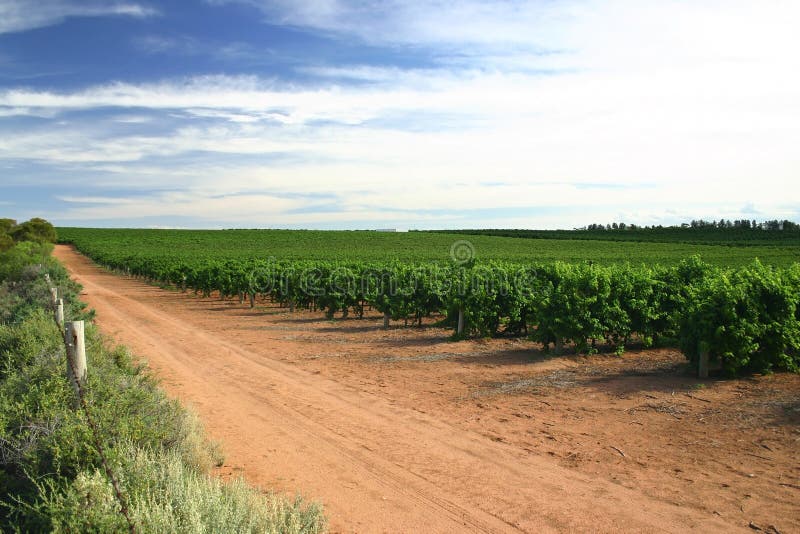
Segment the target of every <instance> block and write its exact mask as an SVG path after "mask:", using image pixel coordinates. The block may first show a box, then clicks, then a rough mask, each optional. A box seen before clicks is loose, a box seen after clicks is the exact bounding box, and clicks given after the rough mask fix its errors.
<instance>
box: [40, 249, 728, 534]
mask: <svg viewBox="0 0 800 534" xmlns="http://www.w3.org/2000/svg"><path fill="white" fill-rule="evenodd" d="M55 256H56V257H57V258H58V259H60V260H61V261H62V262H64V264H65V265H66V266H67V267H68V269H69V270H70V272H71V273H72V274H73V276H74V277H75V279H76V280H77V281H78V282H80V283H81V284H83V285H84V291H85V294H84V295H83V296H82V298H83V299H84V300H86V301H87V302H88V303H89V305H90V306H91V307H93V308H95V309H96V310H97V313H98V320H97V322H98V326H99V327H100V329H101V330H102V331H103V332H104V333H106V334H108V335H110V336H112V337H114V338H115V339H116V340H117V341H119V342H121V343H123V344H125V345H128V346H129V347H130V348H131V350H132V351H133V352H134V353H135V354H137V355H138V356H140V357H142V358H144V359H145V360H147V361H148V363H149V364H150V366H151V367H152V368H153V369H155V371H156V372H157V373H158V374H159V376H161V377H162V378H163V379H164V386H165V389H167V390H168V392H170V394H172V395H174V396H176V397H178V398H180V399H182V400H183V401H185V402H187V403H189V404H191V405H193V406H194V407H195V409H196V410H197V411H198V412H199V414H200V416H201V419H202V420H203V422H204V424H205V425H206V427H207V429H208V430H209V433H210V434H211V435H212V437H214V438H215V439H218V440H219V441H221V442H222V444H223V447H224V450H225V452H226V456H227V457H228V462H229V463H232V464H233V465H235V466H236V470H237V471H239V472H241V473H242V474H243V475H244V476H245V477H246V478H247V479H248V480H250V481H251V482H252V483H255V484H257V485H260V486H262V487H264V488H275V489H277V490H280V491H288V492H293V491H299V492H301V493H302V494H303V495H305V496H306V497H308V498H311V499H317V500H321V501H322V502H323V503H324V504H325V507H326V512H327V514H328V516H329V518H330V522H331V530H333V531H340V532H349V531H354V532H410V531H423V530H424V531H426V532H454V531H472V532H514V531H525V532H558V531H592V532H619V531H628V532H663V531H666V532H686V531H687V530H694V529H697V530H700V529H702V530H703V531H723V530H725V531H731V530H735V527H733V528H732V526H731V525H730V524H728V523H724V522H722V521H721V520H720V519H719V518H716V517H713V516H711V517H710V516H707V515H705V514H702V513H699V512H697V511H695V510H689V509H686V508H682V507H679V506H675V505H673V504H670V503H665V502H662V501H658V500H655V499H652V498H649V497H646V496H644V495H642V494H640V493H637V492H635V491H632V490H629V489H626V488H623V487H621V486H618V485H616V484H613V483H610V482H608V481H605V480H596V479H591V478H589V477H587V476H585V475H582V474H580V473H577V472H574V471H570V470H569V469H566V468H563V467H560V466H558V465H556V464H554V463H553V462H552V461H550V460H549V459H547V458H543V457H540V456H537V455H533V454H528V453H526V452H524V451H520V450H519V449H516V448H514V447H512V446H509V445H506V444H504V443H499V442H494V441H491V440H489V439H487V438H485V437H484V436H480V435H478V434H475V433H471V432H468V431H465V430H463V429H459V428H456V427H455V426H452V425H450V424H448V423H447V422H446V421H440V420H438V419H436V418H434V417H432V416H430V415H428V414H423V413H421V412H417V411H414V410H409V409H408V408H403V407H399V406H396V405H393V404H391V403H389V402H387V401H386V400H385V399H382V398H379V397H376V396H374V395H371V394H369V393H366V392H364V391H359V390H357V389H354V388H352V387H348V386H345V385H343V384H340V383H338V382H336V381H333V380H330V379H328V378H326V377H324V376H321V375H319V374H313V373H311V372H308V371H305V370H303V369H300V368H298V367H296V366H293V365H291V364H288V363H285V362H282V361H279V360H278V359H277V357H278V356H279V355H280V354H281V352H282V351H290V350H297V347H296V346H295V345H296V343H294V342H292V341H285V340H282V341H281V340H274V339H271V340H269V343H270V346H269V347H268V348H267V349H262V350H258V351H254V350H250V349H245V348H242V346H240V343H237V339H236V337H235V335H232V334H230V330H231V329H232V328H233V327H234V325H235V322H236V317H235V316H231V315H229V314H219V315H218V316H216V317H217V319H216V321H215V322H214V324H216V325H217V327H215V328H211V329H209V328H208V327H207V326H206V327H202V328H201V327H198V326H197V324H198V323H200V317H196V319H197V321H194V320H193V315H192V314H198V313H200V311H199V310H197V309H196V308H194V309H192V308H190V307H188V306H186V307H182V306H181V301H182V299H183V300H185V301H187V302H188V301H189V300H190V299H191V297H189V296H185V297H180V298H177V299H176V298H175V294H174V293H170V292H166V291H162V290H159V289H156V288H153V287H151V286H148V285H146V284H144V283H141V282H138V281H136V280H133V279H130V278H125V277H119V276H116V275H113V274H110V273H108V272H105V271H103V270H102V269H99V268H98V267H96V266H95V265H93V264H92V263H91V262H90V261H89V260H87V259H86V258H84V257H83V256H81V255H79V254H77V253H76V252H74V251H73V250H72V249H71V248H69V247H65V246H58V247H57V248H56V252H55ZM167 297H169V298H167ZM205 319H207V317H205ZM307 345H308V343H305V344H304V347H303V348H304V350H308V347H307ZM265 354H266V355H265ZM271 354H274V355H275V357H271V356H270V355H271Z"/></svg>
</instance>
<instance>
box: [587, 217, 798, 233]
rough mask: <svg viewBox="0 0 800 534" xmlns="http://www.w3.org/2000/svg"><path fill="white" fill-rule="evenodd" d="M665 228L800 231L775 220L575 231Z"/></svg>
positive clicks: (592, 227)
mask: <svg viewBox="0 0 800 534" xmlns="http://www.w3.org/2000/svg"><path fill="white" fill-rule="evenodd" d="M665 228H688V229H693V228H702V229H711V228H715V229H722V230H727V229H737V230H771V231H774V230H778V231H783V230H788V231H793V232H796V231H798V230H800V225H798V224H797V223H795V222H792V221H790V220H787V219H784V220H782V221H781V220H778V219H773V220H771V221H762V222H760V223H759V222H756V220H755V219H752V220H750V219H737V220H735V221H731V220H730V219H720V220H718V221H706V220H705V219H699V220H693V221H692V222H690V223H683V224H681V225H677V226H662V225H653V226H638V225H636V224H626V223H624V222H620V223H616V222H615V223H610V224H608V223H607V224H590V225H588V226H584V227H582V228H575V230H588V231H609V230H663V229H665Z"/></svg>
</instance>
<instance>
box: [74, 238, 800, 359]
mask: <svg viewBox="0 0 800 534" xmlns="http://www.w3.org/2000/svg"><path fill="white" fill-rule="evenodd" d="M77 245H78V248H79V249H81V250H82V251H83V252H84V253H87V254H88V255H89V256H91V257H92V258H93V259H94V260H95V261H97V262H98V263H100V264H103V265H105V266H107V267H109V268H111V269H114V270H118V271H122V272H125V273H127V274H130V275H133V276H138V277H144V278H147V279H148V280H149V281H151V282H155V283H160V284H165V285H166V284H168V285H172V286H175V287H179V288H181V289H183V290H193V291H195V292H196V293H198V294H202V295H203V296H205V297H210V296H211V295H212V293H216V294H217V295H218V296H219V297H221V298H226V297H237V296H238V298H239V299H240V301H244V300H245V299H248V300H249V301H250V304H251V306H252V305H254V303H255V301H256V299H257V298H259V297H261V298H269V299H271V300H273V301H276V302H279V303H281V304H283V305H284V306H287V307H289V308H290V309H292V310H294V309H298V308H299V309H310V310H315V311H317V310H318V311H321V312H324V313H325V314H326V315H327V316H328V317H329V318H332V317H334V316H335V315H336V314H341V315H342V316H344V317H347V316H348V314H350V313H355V314H357V315H359V316H361V315H362V314H363V313H364V310H365V307H367V306H369V307H371V308H373V309H377V310H378V311H380V312H382V313H384V314H385V316H386V317H387V319H388V318H391V319H392V320H403V321H405V322H406V324H407V323H408V322H412V323H413V322H419V323H421V321H422V318H423V317H429V316H432V315H437V316H441V317H442V321H441V322H442V324H445V325H451V326H452V327H453V328H456V325H457V323H458V316H459V315H461V317H462V323H463V331H462V332H461V333H460V335H464V336H494V335H498V334H514V335H527V336H529V337H530V338H531V339H533V340H534V341H537V342H539V343H541V344H542V345H543V346H544V347H545V348H546V349H549V348H550V347H551V346H554V347H555V348H556V350H559V351H560V350H561V348H562V347H563V346H564V345H565V344H568V343H571V344H574V346H575V348H576V350H578V351H582V352H586V353H591V352H595V351H596V350H597V348H598V344H603V343H605V344H610V345H611V346H612V347H613V348H614V349H615V350H616V351H617V352H622V351H623V350H624V349H625V347H627V346H630V344H631V343H633V342H638V343H640V344H643V345H644V346H649V345H652V344H653V343H659V344H677V345H678V346H680V348H681V350H682V351H683V352H684V354H685V355H686V356H687V358H689V359H690V360H691V361H692V362H693V363H696V362H697V360H698V358H699V357H700V353H701V352H706V353H707V354H708V355H709V357H710V360H711V361H712V362H718V363H719V364H721V366H722V368H723V369H724V370H725V371H726V372H727V373H728V374H735V373H738V372H742V371H752V370H757V371H764V370H770V369H785V370H792V371H798V369H800V265H799V264H794V265H793V266H791V267H788V268H774V267H769V266H765V265H762V264H761V263H759V262H758V261H755V262H754V263H753V264H752V265H750V266H747V267H743V268H737V269H724V268H719V267H714V266H711V265H709V264H706V263H704V262H702V261H701V260H700V259H699V258H697V257H693V258H690V259H687V260H684V261H682V262H680V263H679V264H678V265H677V266H673V267H663V266H652V267H648V266H641V267H634V266H628V265H623V266H600V265H593V264H590V263H580V264H569V263H561V262H555V263H550V264H529V265H520V264H515V263H507V262H496V261H491V262H484V263H479V264H474V263H470V264H467V265H458V264H437V263H425V264H415V263H406V262H335V261H300V260H292V261H266V260H258V259H249V260H247V259H237V260H227V261H221V260H208V259H203V258H188V257H183V256H181V255H180V254H177V255H172V256H171V255H166V254H163V251H161V252H159V253H151V254H148V253H144V252H136V253H128V252H124V251H121V250H120V249H117V250H102V249H101V248H98V247H93V246H91V243H77Z"/></svg>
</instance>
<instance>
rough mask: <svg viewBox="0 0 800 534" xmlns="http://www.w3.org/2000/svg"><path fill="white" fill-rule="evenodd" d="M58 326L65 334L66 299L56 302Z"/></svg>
mask: <svg viewBox="0 0 800 534" xmlns="http://www.w3.org/2000/svg"><path fill="white" fill-rule="evenodd" d="M56 324H57V325H58V328H59V329H60V330H61V332H62V333H63V332H64V299H58V301H57V302H56Z"/></svg>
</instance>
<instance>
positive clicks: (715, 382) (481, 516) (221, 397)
mask: <svg viewBox="0 0 800 534" xmlns="http://www.w3.org/2000/svg"><path fill="white" fill-rule="evenodd" d="M55 256H56V257H57V258H58V259H59V260H61V261H62V262H63V263H64V264H65V265H66V266H67V268H68V269H69V270H70V272H71V273H72V275H73V277H74V278H75V279H76V280H77V281H78V282H80V283H81V284H83V286H84V293H82V299H83V300H84V301H86V302H87V303H88V304H89V306H90V307H92V308H94V309H96V310H97V320H96V322H97V325H98V326H99V328H100V329H101V331H103V332H104V333H105V334H107V335H109V336H111V337H113V338H114V339H115V340H116V341H118V342H120V343H123V344H125V345H127V346H128V347H130V349H131V350H132V351H133V353H134V354H136V355H137V356H138V357H140V358H142V359H144V360H146V361H147V362H148V364H149V365H150V367H151V368H152V369H154V371H155V373H156V374H157V375H158V376H159V377H161V378H162V380H163V386H164V388H165V389H166V390H167V391H168V393H169V394H170V395H172V396H174V397H177V398H179V399H181V400H182V401H184V402H185V403H187V404H188V405H190V406H192V407H193V408H194V409H195V410H196V411H197V412H198V413H199V414H200V417H201V419H202V420H203V422H204V424H205V426H206V428H207V430H208V432H209V433H210V435H211V436H212V438H213V439H215V440H218V441H219V442H221V443H222V446H223V448H224V451H225V453H226V458H227V463H226V465H225V466H223V468H221V470H220V472H221V475H222V476H232V475H238V474H241V475H243V476H244V477H245V478H246V479H247V480H248V481H250V482H251V483H253V484H255V485H257V486H260V487H263V488H264V489H271V490H276V491H281V492H288V493H294V492H299V493H301V494H302V495H304V496H305V497H306V498H308V499H311V500H318V501H321V502H322V503H323V504H324V506H325V510H326V514H327V515H328V517H329V521H330V527H331V531H333V532H421V531H424V532H462V531H470V532H513V531H523V532H578V531H580V532H623V531H624V532H687V531H698V532H700V531H702V532H723V531H724V532H736V531H740V532H753V531H756V530H759V529H760V530H763V531H765V532H781V533H788V532H800V505H798V502H800V465H799V464H798V451H799V450H800V376H797V375H789V374H776V375H771V376H758V377H752V378H747V379H739V380H721V379H708V380H703V381H700V380H698V379H696V378H693V377H692V376H691V374H690V373H688V372H687V370H686V364H685V360H684V358H683V357H682V356H681V355H680V354H679V353H677V352H676V351H672V350H649V351H636V352H633V353H628V354H626V355H624V356H622V357H617V356H611V355H595V356H590V357H583V356H575V355H568V356H551V355H548V354H546V353H543V352H541V351H540V350H539V347H538V345H535V344H533V343H531V342H529V341H525V340H520V339H492V340H478V341H461V342H451V341H449V340H448V336H449V332H448V331H447V330H444V329H441V328H436V327H433V326H430V325H429V326H425V327H423V328H417V327H409V328H402V327H399V326H398V327H392V328H391V329H389V330H383V329H382V328H381V325H382V317H380V316H378V315H377V314H372V315H369V316H368V317H366V318H364V319H361V320H359V319H356V318H351V319H346V320H335V321H328V320H325V318H324V317H322V316H321V314H319V313H311V312H295V313H292V314H290V313H288V310H286V309H282V308H278V307H277V306H276V305H273V304H270V303H268V302H259V303H258V305H257V306H256V308H255V309H250V308H249V307H248V306H247V305H246V304H244V305H242V304H239V302H238V300H235V301H232V300H226V301H222V300H219V299H217V298H214V299H203V298H199V297H196V296H194V295H192V294H191V293H180V292H177V291H170V290H163V289H159V288H156V287H153V286H150V285H147V284H145V283H143V282H141V281H138V280H134V279H132V278H128V277H121V276H117V275H114V274H111V273H108V272H106V271H104V270H102V269H101V268H99V267H97V266H95V265H94V264H93V263H91V262H90V261H89V260H88V259H86V258H84V257H83V256H81V255H79V254H78V253H76V252H75V251H74V250H72V249H71V248H69V247H66V246H57V247H56V251H55ZM90 365H91V362H90ZM90 371H91V369H90Z"/></svg>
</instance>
